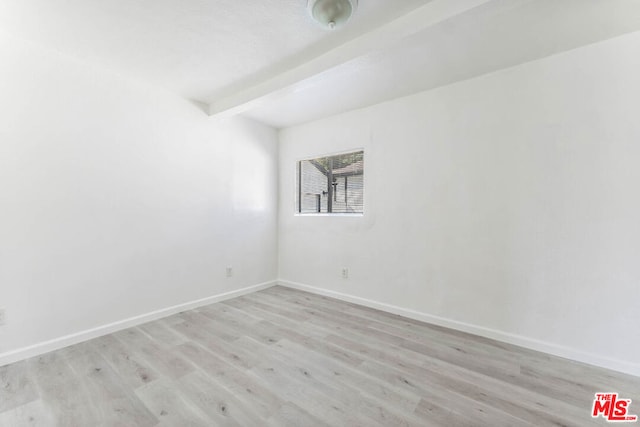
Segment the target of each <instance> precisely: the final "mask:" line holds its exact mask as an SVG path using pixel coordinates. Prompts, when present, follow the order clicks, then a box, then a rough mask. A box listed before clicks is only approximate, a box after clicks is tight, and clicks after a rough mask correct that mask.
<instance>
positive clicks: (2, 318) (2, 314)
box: [0, 308, 7, 326]
mask: <svg viewBox="0 0 640 427" xmlns="http://www.w3.org/2000/svg"><path fill="white" fill-rule="evenodd" d="M5 323H7V311H6V310H5V309H4V308H0V326H2V325H4V324H5Z"/></svg>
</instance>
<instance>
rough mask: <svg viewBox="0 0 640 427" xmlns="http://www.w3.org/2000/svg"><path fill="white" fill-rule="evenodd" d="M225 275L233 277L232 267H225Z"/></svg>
mask: <svg viewBox="0 0 640 427" xmlns="http://www.w3.org/2000/svg"><path fill="white" fill-rule="evenodd" d="M227 277H233V267H227Z"/></svg>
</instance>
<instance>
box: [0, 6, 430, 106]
mask: <svg viewBox="0 0 640 427" xmlns="http://www.w3.org/2000/svg"><path fill="white" fill-rule="evenodd" d="M360 3H361V4H360V7H359V8H358V10H357V11H356V14H355V15H354V18H353V20H352V24H353V25H350V26H349V28H346V29H345V30H347V31H340V32H329V31H327V30H325V29H323V28H322V27H320V26H319V25H317V24H316V23H315V22H313V21H312V20H311V18H310V17H309V16H308V13H307V8H306V6H307V0H253V1H250V0H2V1H0V28H2V29H4V30H6V31H8V32H10V33H12V34H13V35H15V36H18V37H22V38H25V39H28V40H30V41H33V42H36V43H40V44H44V45H46V46H48V47H51V48H53V49H56V50H58V51H61V52H64V53H66V54H69V55H72V56H76V57H79V58H82V59H85V60H87V61H90V62H93V63H96V64H98V65H99V66H102V67H105V68H110V69H113V70H115V71H118V72H121V73H124V74H128V75H131V76H133V77H136V78H141V79H144V80H147V81H150V82H152V83H154V84H157V85H159V86H162V87H165V88H167V89H169V90H171V91H174V92H176V93H178V94H179V95H181V96H184V97H186V98H188V99H191V100H196V101H201V102H211V101H212V100H213V99H215V97H216V94H217V93H219V92H221V91H228V88H229V87H232V86H238V85H241V84H242V82H243V81H250V80H251V79H252V78H258V79H259V78H261V74H265V76H264V77H266V76H267V75H266V73H269V72H271V70H272V69H274V68H275V67H277V66H278V64H279V63H282V62H285V61H288V60H290V58H292V57H293V58H295V57H296V56H304V55H313V54H314V52H316V53H319V52H321V50H322V49H330V48H332V47H333V46H335V45H338V44H340V43H341V42H344V40H345V39H346V38H349V37H353V36H355V35H357V34H358V33H360V32H363V31H367V30H368V29H369V28H372V27H374V26H376V25H379V24H380V23H381V22H383V21H384V20H385V19H388V18H389V17H391V18H392V17H394V16H397V15H399V14H402V13H404V12H406V11H408V10H411V9H412V8H414V7H416V6H419V5H420V4H422V3H425V1H424V0H393V1H388V0H363V1H361V2H360ZM264 77H263V78H264Z"/></svg>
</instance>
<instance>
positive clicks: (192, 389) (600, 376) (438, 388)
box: [0, 287, 640, 427]
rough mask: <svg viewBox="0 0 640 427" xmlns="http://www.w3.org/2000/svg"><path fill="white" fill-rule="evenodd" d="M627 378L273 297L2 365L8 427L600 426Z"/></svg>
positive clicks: (255, 297)
mask: <svg viewBox="0 0 640 427" xmlns="http://www.w3.org/2000/svg"><path fill="white" fill-rule="evenodd" d="M609 391H611V392H618V393H620V394H621V395H622V396H621V397H624V398H630V399H633V401H634V403H632V405H631V412H633V413H636V414H640V378H637V377H631V376H625V375H622V374H619V373H616V372H612V371H607V370H603V369H599V368H595V367H591V366H587V365H582V364H579V363H575V362H571V361H568V360H564V359H560V358H556V357H552V356H549V355H545V354H541V353H537V352H533V351H530V350H526V349H522V348H518V347H514V346H511V345H507V344H503V343H499V342H495V341H491V340H488V339H484V338H479V337H475V336H472V335H468V334H464V333H461V332H456V331H452V330H448V329H445V328H440V327H436V326H431V325H428V324H424V323H420V322H417V321H414V320H409V319H406V318H402V317H399V316H395V315H391V314H387V313H383V312H379V311H376V310H372V309H369V308H365V307H361V306H358V305H354V304H348V303H344V302H340V301H337V300H333V299H330V298H325V297H320V296H316V295H312V294H308V293H305V292H301V291H296V290H291V289H286V288H282V287H273V288H270V289H267V290H264V291H261V292H258V293H254V294H251V295H247V296H243V297H240V298H236V299H233V300H229V301H226V302H224V303H218V304H213V305H210V306H207V307H204V308H200V309H197V310H192V311H187V312H183V313H180V314H178V315H175V316H172V317H168V318H166V319H162V320H159V321H155V322H152V323H148V324H145V325H142V326H140V327H136V328H131V329H127V330H124V331H121V332H118V333H115V334H112V335H108V336H104V337H102V338H98V339H95V340H92V341H89V342H86V343H83V344H79V345H75V346H72V347H69V348H66V349H63V350H60V351H56V352H53V353H49V354H46V355H44V356H41V357H36V358H33V359H30V360H26V361H24V362H19V363H16V364H13V365H9V366H4V367H0V426H23V425H24V426H27V425H38V426H54V425H58V426H159V425H162V426H179V427H183V426H217V425H220V426H227V425H229V426H236V425H241V426H265V425H270V426H381V425H383V426H403V425H410V426H456V427H457V426H520V425H532V426H557V425H567V426H586V425H607V423H606V422H605V421H604V420H603V419H601V418H600V419H598V420H594V419H592V418H591V416H590V412H591V406H592V402H593V398H594V393H596V392H609Z"/></svg>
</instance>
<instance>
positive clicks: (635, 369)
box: [278, 279, 640, 377]
mask: <svg viewBox="0 0 640 427" xmlns="http://www.w3.org/2000/svg"><path fill="white" fill-rule="evenodd" d="M278 284H279V285H281V286H285V287H289V288H293V289H299V290H302V291H307V292H311V293H314V294H318V295H323V296H327V297H331V298H336V299H339V300H342V301H346V302H351V303H354V304H359V305H363V306H365V307H370V308H375V309H377V310H381V311H386V312H388V313H392V314H397V315H400V316H404V317H407V318H410V319H414V320H419V321H421V322H425V323H430V324H433V325H438V326H443V327H445V328H450V329H455V330H458V331H462V332H467V333H470V334H473V335H478V336H481V337H485V338H490V339H493V340H496V341H501V342H504V343H507V344H513V345H517V346H520V347H524V348H528V349H530V350H535V351H540V352H543V353H547V354H551V355H554V356H559V357H563V358H566V359H571V360H574V361H577V362H582V363H587V364H589V365H594V366H599V367H602V368H606V369H611V370H614V371H618V372H623V373H625V374H629V375H634V376H638V377H640V364H638V363H632V362H626V361H622V360H616V359H611V358H608V357H605V356H600V355H596V354H591V353H586V352H583V351H581V350H577V349H574V348H571V347H565V346H562V345H559V344H553V343H549V342H545V341H540V340H536V339H533V338H527V337H525V336H522V335H516V334H511V333H508V332H503V331H499V330H496V329H491V328H485V327H483V326H478V325H473V324H470V323H465V322H459V321H457V320H453V319H447V318H444V317H440V316H434V315H432V314H428V313H423V312H419V311H415V310H411V309H407V308H402V307H398V306H395V305H390V304H385V303H382V302H378V301H373V300H369V299H366V298H360V297H356V296H353V295H348V294H344V293H341V292H335V291H330V290H326V289H322V288H317V287H314V286H309V285H304V284H302V283H295V282H290V281H288V280H281V279H279V280H278Z"/></svg>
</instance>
